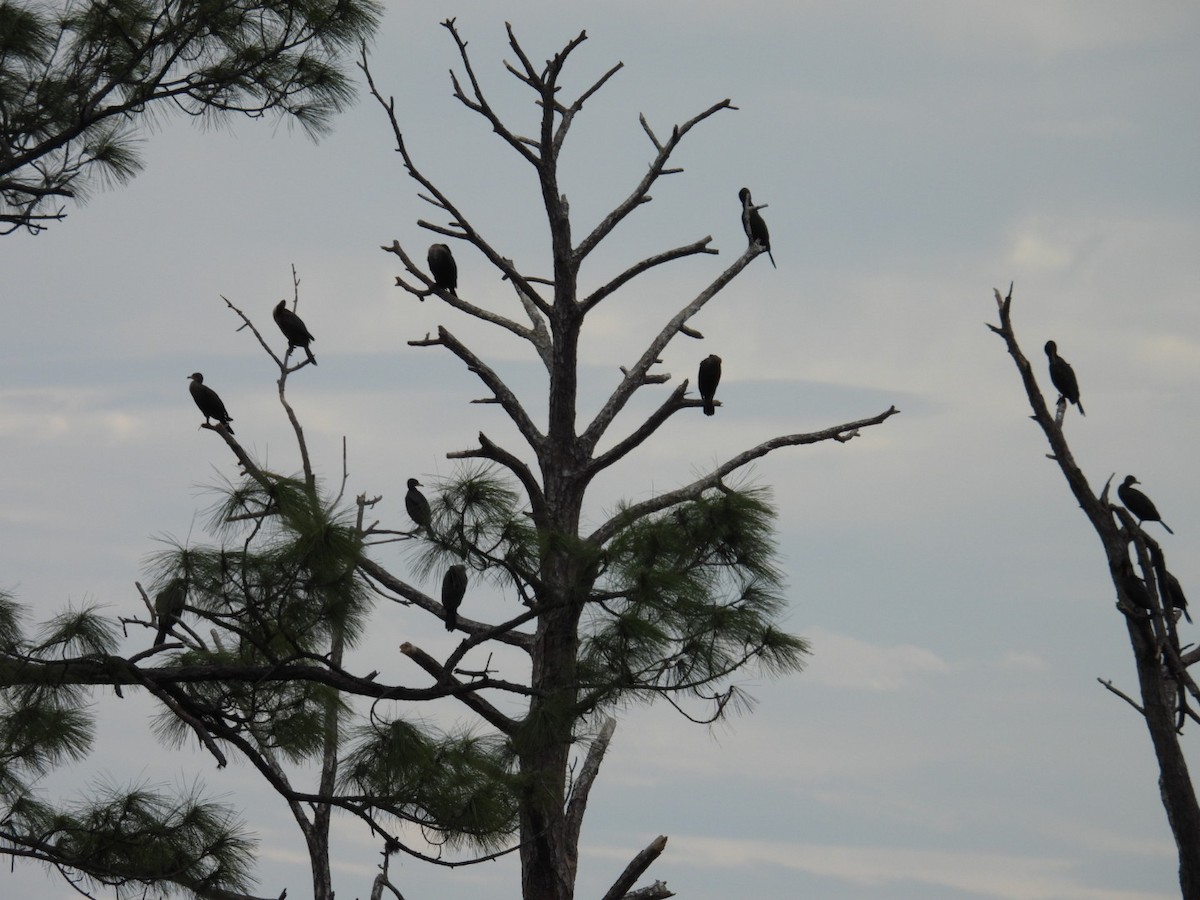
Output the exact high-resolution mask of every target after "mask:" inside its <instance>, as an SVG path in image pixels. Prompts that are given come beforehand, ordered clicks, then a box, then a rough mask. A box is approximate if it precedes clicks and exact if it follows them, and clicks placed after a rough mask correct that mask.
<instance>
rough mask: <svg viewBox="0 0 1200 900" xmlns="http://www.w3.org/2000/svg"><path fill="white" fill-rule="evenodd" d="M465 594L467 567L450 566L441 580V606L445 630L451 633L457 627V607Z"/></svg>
mask: <svg viewBox="0 0 1200 900" xmlns="http://www.w3.org/2000/svg"><path fill="white" fill-rule="evenodd" d="M466 593H467V567H466V566H463V565H455V566H451V567H450V568H449V569H447V570H446V574H445V576H444V577H443V578H442V606H443V607H444V608H445V610H446V630H447V631H453V630H454V629H455V627H456V626H457V625H458V607H459V606H460V605H462V599H463V595H464V594H466Z"/></svg>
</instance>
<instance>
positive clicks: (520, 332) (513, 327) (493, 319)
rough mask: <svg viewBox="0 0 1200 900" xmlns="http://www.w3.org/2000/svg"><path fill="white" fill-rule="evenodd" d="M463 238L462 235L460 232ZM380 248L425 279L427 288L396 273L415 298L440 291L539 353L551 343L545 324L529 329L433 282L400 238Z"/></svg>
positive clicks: (399, 284)
mask: <svg viewBox="0 0 1200 900" xmlns="http://www.w3.org/2000/svg"><path fill="white" fill-rule="evenodd" d="M418 224H420V225H422V226H424V227H429V223H428V222H420V223H418ZM434 230H437V229H434ZM459 237H460V238H461V235H459ZM379 249H381V250H383V251H384V252H386V253H391V254H393V255H394V256H397V257H399V259H400V261H401V262H402V263H404V268H405V269H407V270H408V271H409V272H410V273H412V274H413V275H415V276H416V277H417V278H419V279H420V280H421V282H422V283H423V284H424V287H418V286H417V285H415V284H410V283H409V282H407V281H405V280H404V279H403V278H402V277H401V276H399V275H397V276H396V286H397V287H400V288H404V290H406V291H408V292H409V293H410V294H412V295H413V296H414V297H416V298H417V299H419V300H424V299H425V298H426V297H428V296H429V295H430V294H437V296H438V299H440V300H442V301H443V302H444V303H446V305H447V306H452V307H454V308H455V309H457V310H459V311H460V312H464V313H466V314H467V315H469V316H474V317H475V318H477V319H482V320H483V321H484V322H490V323H492V324H493V325H499V326H500V327H501V328H503V329H505V330H506V331H511V332H512V333H513V334H515V335H516V336H517V337H519V338H524V339H525V340H527V341H529V342H530V343H531V344H533V345H534V348H535V349H537V351H538V354H539V355H541V354H542V353H544V352H545V350H546V346H547V344H548V337H547V336H546V333H545V326H544V325H543V326H542V328H541V329H540V330H538V329H536V328H533V329H531V328H526V327H525V326H524V325H519V324H517V323H516V322H514V321H512V320H511V319H509V318H506V317H505V316H501V315H499V314H497V313H494V312H491V311H489V310H486V309H484V308H483V307H480V306H476V305H475V304H474V303H468V302H467V301H466V300H463V299H462V298H461V297H459V296H458V295H457V294H453V293H451V292H450V291H446V290H443V289H441V288H439V287H438V286H437V285H435V284H434V283H433V279H432V278H430V277H429V276H427V275H426V274H425V273H424V272H423V271H421V269H420V267H419V266H418V265H417V264H416V262H415V261H414V260H413V259H412V257H410V256H409V255H408V253H407V252H406V251H405V250H404V248H403V247H401V246H400V242H399V241H395V240H394V241H392V243H391V246H388V245H386V244H385V245H383V246H381V247H380V248H379ZM517 290H518V293H520V288H518V289H517ZM521 296H522V297H524V295H523V294H521ZM535 306H536V303H535Z"/></svg>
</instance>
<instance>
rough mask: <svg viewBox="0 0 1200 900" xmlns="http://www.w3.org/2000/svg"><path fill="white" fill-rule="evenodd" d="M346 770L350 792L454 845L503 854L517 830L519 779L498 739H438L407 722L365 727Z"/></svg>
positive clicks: (441, 736)
mask: <svg viewBox="0 0 1200 900" xmlns="http://www.w3.org/2000/svg"><path fill="white" fill-rule="evenodd" d="M352 743H353V745H354V746H353V749H352V750H351V751H350V752H349V753H348V754H347V756H346V759H345V761H344V764H343V767H342V787H343V789H344V790H346V791H349V792H352V793H354V794H358V795H361V797H362V802H364V803H365V804H367V805H368V806H369V807H371V808H373V809H376V810H379V811H380V812H384V813H387V814H389V815H391V816H394V817H396V818H397V819H400V820H403V821H407V822H413V823H416V824H418V825H420V826H421V827H422V828H423V829H424V831H425V834H426V837H427V839H429V840H431V841H433V842H435V843H444V844H445V845H446V846H448V847H452V848H454V847H463V846H471V847H474V848H477V849H481V850H495V849H498V848H499V847H501V846H502V845H504V843H505V842H506V840H507V839H508V838H509V837H510V836H511V835H512V833H513V832H514V831H515V830H516V827H517V805H516V800H515V798H516V791H515V786H516V783H517V776H515V775H513V774H512V759H511V754H509V753H508V751H507V749H506V744H505V742H504V741H502V740H500V739H499V738H497V737H480V736H477V735H473V734H470V733H467V732H461V733H458V734H448V735H445V734H438V733H436V732H435V731H433V730H431V729H429V728H422V727H418V726H416V725H412V724H410V723H408V722H405V721H403V720H401V719H396V720H394V721H391V722H388V723H386V724H382V725H379V726H377V727H363V728H359V729H357V730H356V731H355V733H354V735H353V737H352Z"/></svg>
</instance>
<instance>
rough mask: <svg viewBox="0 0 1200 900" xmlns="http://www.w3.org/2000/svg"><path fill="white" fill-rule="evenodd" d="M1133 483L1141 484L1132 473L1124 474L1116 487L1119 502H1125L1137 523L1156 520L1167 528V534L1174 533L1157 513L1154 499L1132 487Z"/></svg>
mask: <svg viewBox="0 0 1200 900" xmlns="http://www.w3.org/2000/svg"><path fill="white" fill-rule="evenodd" d="M1135 484H1141V482H1140V481H1138V480H1137V479H1136V478H1134V477H1133V476H1132V475H1126V476H1125V480H1124V481H1122V482H1121V486H1120V487H1119V488H1117V496H1118V497H1120V498H1121V502H1122V503H1124V504H1125V508H1126V509H1127V510H1129V511H1130V512H1131V513H1133V514H1134V515H1135V516H1137V520H1138V524H1139V525H1140V524H1141V523H1142V522H1157V523H1158V524H1159V525H1161V526H1162V527H1163V528H1165V529H1167V533H1168V534H1174V533H1175V532H1174V531H1172V530H1171V526H1170V525H1168V524H1167V523H1166V522H1164V521H1163V520H1162V516H1160V515H1159V514H1158V510H1157V509H1155V507H1154V501H1153V500H1151V499H1150V498H1149V497H1147V496H1146V495H1145V494H1143V493H1142V492H1141V491H1139V490H1138V489H1137V488H1135V487H1133V485H1135Z"/></svg>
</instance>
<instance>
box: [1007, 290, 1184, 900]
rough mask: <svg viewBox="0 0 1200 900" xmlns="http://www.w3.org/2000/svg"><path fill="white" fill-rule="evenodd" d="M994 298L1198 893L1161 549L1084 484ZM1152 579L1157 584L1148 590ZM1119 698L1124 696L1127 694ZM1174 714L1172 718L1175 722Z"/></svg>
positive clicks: (1179, 664) (1175, 652)
mask: <svg viewBox="0 0 1200 900" xmlns="http://www.w3.org/2000/svg"><path fill="white" fill-rule="evenodd" d="M996 302H997V304H998V305H999V309H1000V325H999V326H996V325H989V326H988V327H989V328H991V329H992V331H994V332H995V333H996V334H998V335H999V336H1000V337H1001V338H1003V339H1004V341H1005V343H1006V344H1007V345H1008V352H1009V354H1010V355H1011V356H1012V358H1013V361H1014V362H1015V363H1016V365H1017V370H1018V371H1019V372H1020V373H1021V379H1022V381H1023V383H1024V385H1025V392H1026V394H1027V396H1028V397H1029V404H1030V406H1031V407H1032V409H1033V419H1034V421H1035V422H1037V424H1038V425H1039V426H1040V427H1041V429H1042V431H1043V432H1044V433H1045V435H1046V439H1047V441H1048V442H1049V444H1050V447H1051V450H1052V454H1051V459H1053V460H1054V461H1055V462H1056V463H1057V464H1058V466H1059V469H1060V470H1061V471H1062V473H1063V476H1064V477H1065V478H1066V480H1067V484H1068V486H1069V487H1070V489H1071V492H1072V494H1073V495H1074V496H1075V498H1076V500H1078V501H1079V505H1080V508H1081V509H1082V510H1083V512H1084V514H1085V515H1087V517H1088V520H1089V521H1090V522H1091V525H1092V528H1093V529H1094V530H1095V531H1096V534H1097V536H1098V537H1099V538H1100V542H1101V544H1102V545H1103V549H1104V555H1105V557H1106V559H1107V561H1108V567H1109V574H1110V575H1111V577H1112V580H1113V586H1114V587H1115V588H1116V593H1117V598H1118V603H1117V609H1118V610H1119V611H1120V612H1121V613H1122V615H1123V616H1124V618H1125V626H1126V629H1127V630H1128V632H1129V642H1130V645H1131V646H1132V648H1133V656H1134V661H1135V663H1136V666H1137V674H1138V687H1139V691H1140V694H1141V700H1142V703H1141V706H1136V704H1134V705H1135V707H1136V708H1137V709H1138V711H1139V712H1140V713H1141V714H1142V718H1143V719H1144V720H1145V722H1146V729H1147V730H1148V731H1149V733H1150V742H1151V744H1152V745H1153V746H1154V755H1155V758H1156V759H1157V761H1158V770H1159V780H1158V784H1159V793H1160V795H1161V798H1162V803H1163V807H1164V808H1165V809H1166V813H1167V821H1168V823H1169V824H1170V826H1171V831H1172V833H1173V834H1174V836H1175V844H1176V847H1177V849H1178V852H1179V885H1180V889H1181V892H1182V896H1183V897H1184V898H1185V900H1200V804H1198V803H1197V800H1196V792H1195V789H1194V787H1193V785H1192V780H1191V775H1190V774H1189V773H1188V768H1187V761H1186V759H1185V758H1184V754H1183V748H1182V746H1181V745H1180V737H1181V727H1180V726H1181V725H1182V715H1183V713H1182V712H1181V709H1182V707H1181V704H1182V703H1184V702H1186V698H1187V697H1188V696H1191V697H1192V698H1194V699H1197V700H1200V689H1198V688H1197V686H1196V683H1195V682H1194V681H1193V680H1192V678H1191V676H1190V674H1189V673H1188V671H1187V664H1188V663H1187V662H1184V661H1181V660H1180V658H1179V647H1178V638H1177V637H1176V635H1175V632H1174V622H1173V621H1169V617H1171V616H1172V615H1173V610H1172V608H1171V603H1170V602H1168V600H1167V597H1166V593H1165V590H1166V589H1165V587H1164V585H1163V583H1162V580H1163V578H1164V576H1165V574H1166V567H1165V564H1164V563H1163V560H1162V554H1161V550H1160V549H1159V548H1158V547H1157V545H1155V544H1154V542H1153V541H1152V540H1151V539H1150V538H1149V537H1148V536H1147V535H1145V534H1144V533H1143V532H1142V530H1141V528H1140V527H1139V526H1138V525H1137V523H1136V522H1135V521H1134V519H1133V517H1132V516H1130V515H1129V514H1128V513H1127V512H1126V511H1125V510H1124V509H1120V508H1113V507H1111V506H1110V505H1109V504H1108V502H1107V494H1108V488H1107V487H1105V489H1104V491H1103V492H1102V494H1101V496H1099V497H1097V496H1096V494H1095V492H1094V491H1093V490H1092V488H1091V487H1090V486H1089V485H1088V482H1087V478H1086V476H1085V475H1084V474H1083V470H1082V469H1080V468H1079V466H1078V465H1077V464H1076V463H1075V459H1074V457H1073V456H1072V454H1071V449H1070V447H1069V446H1068V445H1067V441H1066V438H1065V436H1064V435H1063V430H1062V418H1063V415H1064V412H1065V401H1064V405H1060V407H1059V412H1058V416H1057V418H1055V417H1052V416H1051V415H1050V411H1049V408H1048V407H1047V406H1046V401H1045V398H1044V397H1043V396H1042V393H1041V390H1040V389H1039V388H1038V386H1037V381H1036V380H1035V379H1034V377H1033V370H1032V368H1031V367H1030V364H1029V360H1028V359H1026V358H1025V355H1024V354H1023V353H1022V352H1021V349H1020V346H1019V345H1018V344H1017V339H1016V335H1015V334H1014V333H1013V330H1012V322H1011V319H1010V310H1011V305H1012V288H1011V287H1010V288H1009V293H1008V296H1007V297H1001V295H1000V292H999V291H996ZM1114 515H1116V516H1117V518H1119V519H1121V520H1122V523H1121V524H1118V522H1117V521H1114ZM1130 546H1133V547H1134V549H1135V551H1136V556H1137V559H1138V564H1139V566H1140V568H1141V571H1142V576H1143V577H1142V578H1139V577H1138V576H1137V575H1136V574H1134V572H1133V569H1132V566H1131V562H1130V552H1129V548H1130ZM1151 558H1154V559H1156V560H1157V565H1152V564H1151V562H1150V560H1151ZM1156 585H1157V591H1156V590H1154V587H1155V586H1156ZM1194 661H1196V660H1190V661H1189V662H1194ZM1110 687H1111V686H1110ZM1118 693H1119V692H1118ZM1121 696H1124V695H1123V694H1122V695H1121ZM1125 699H1126V700H1129V698H1128V697H1125ZM1130 702H1131V703H1132V701H1130ZM1177 716H1179V717H1180V721H1179V722H1178V723H1177V721H1176V717H1177Z"/></svg>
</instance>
